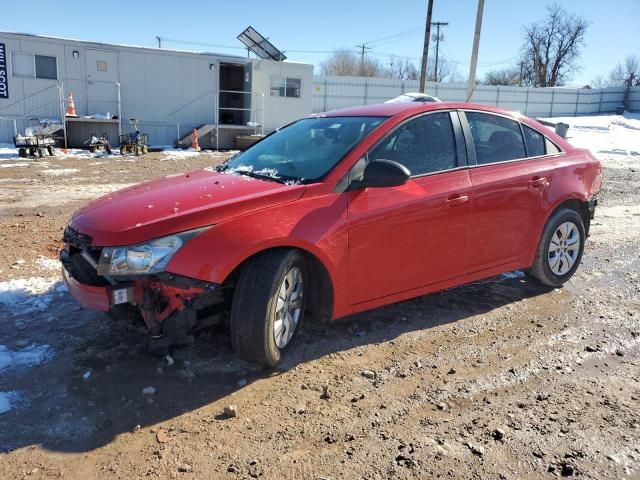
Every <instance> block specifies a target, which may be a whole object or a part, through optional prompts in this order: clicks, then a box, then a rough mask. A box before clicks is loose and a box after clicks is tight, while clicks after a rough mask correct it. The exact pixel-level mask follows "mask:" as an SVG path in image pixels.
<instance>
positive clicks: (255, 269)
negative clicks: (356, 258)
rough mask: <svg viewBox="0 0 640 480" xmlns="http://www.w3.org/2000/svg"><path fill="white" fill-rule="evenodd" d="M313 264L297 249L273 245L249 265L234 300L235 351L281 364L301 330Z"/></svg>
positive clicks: (269, 364)
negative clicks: (307, 262) (310, 270)
mask: <svg viewBox="0 0 640 480" xmlns="http://www.w3.org/2000/svg"><path fill="white" fill-rule="evenodd" d="M307 278H308V277H307V266H306V262H305V259H304V257H303V256H302V254H301V253H300V252H299V251H297V250H272V251H268V252H265V253H263V254H260V255H258V256H256V257H254V258H251V259H250V260H249V261H248V262H247V264H246V265H245V266H244V267H243V269H242V271H241V273H240V277H239V279H238V283H237V285H236V289H235V292H234V295H233V301H232V304H231V319H230V333H231V344H232V346H233V350H234V352H235V353H236V354H237V355H238V356H240V357H242V358H243V359H245V360H247V361H250V362H254V363H258V364H260V365H262V366H265V367H275V366H276V365H278V363H280V362H281V361H282V356H283V354H284V352H285V351H286V350H287V349H288V348H289V347H290V346H291V344H292V343H293V340H294V338H295V336H296V335H297V333H298V331H299V330H300V324H301V323H302V319H303V316H304V309H305V299H306V297H305V287H306V285H305V282H306V281H307Z"/></svg>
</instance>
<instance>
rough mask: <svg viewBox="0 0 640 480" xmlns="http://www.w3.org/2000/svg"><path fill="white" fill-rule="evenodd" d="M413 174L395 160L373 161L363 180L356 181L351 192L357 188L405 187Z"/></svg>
mask: <svg viewBox="0 0 640 480" xmlns="http://www.w3.org/2000/svg"><path fill="white" fill-rule="evenodd" d="M409 177H411V172H410V171H409V170H408V169H407V167H405V166H404V165H400V164H399V163H398V162H394V161H393V160H382V159H380V160H372V161H370V162H369V163H368V164H367V166H366V167H365V169H364V172H363V174H362V180H360V181H354V182H353V183H352V187H351V188H350V190H354V189H356V188H380V187H396V186H398V185H404V184H405V183H407V180H409Z"/></svg>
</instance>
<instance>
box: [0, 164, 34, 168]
mask: <svg viewBox="0 0 640 480" xmlns="http://www.w3.org/2000/svg"><path fill="white" fill-rule="evenodd" d="M28 166H29V164H28V163H0V168H12V167H28Z"/></svg>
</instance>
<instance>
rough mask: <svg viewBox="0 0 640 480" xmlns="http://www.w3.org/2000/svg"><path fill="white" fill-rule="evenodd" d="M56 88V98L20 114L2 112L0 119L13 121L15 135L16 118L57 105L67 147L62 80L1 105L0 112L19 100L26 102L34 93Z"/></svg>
mask: <svg viewBox="0 0 640 480" xmlns="http://www.w3.org/2000/svg"><path fill="white" fill-rule="evenodd" d="M53 88H55V89H57V90H58V99H57V100H53V101H51V102H48V103H46V104H44V105H40V106H38V107H36V108H34V109H31V110H30V111H28V112H26V113H22V114H15V113H14V114H4V115H0V120H9V121H12V122H13V134H14V135H17V134H18V120H22V119H24V118H26V117H29V116H31V115H33V114H34V113H36V112H38V111H40V110H42V109H44V108H47V107H49V106H51V105H57V106H58V107H59V109H60V123H61V124H62V131H63V136H64V147H65V148H67V124H66V122H65V110H64V96H63V93H62V92H63V83H62V82H58V83H56V84H55V85H50V86H48V87H46V88H43V89H42V90H39V91H37V92H34V93H32V94H31V95H27V96H26V97H23V98H21V99H20V100H17V101H15V102H13V103H11V104H9V105H5V106H4V107H2V108H1V109H0V112H2V111H5V110H7V109H9V108H10V107H14V106H16V105H18V104H20V103H21V102H26V101H27V100H30V99H32V98H35V97H36V95H39V94H41V93H43V92H46V91H47V90H51V89H53Z"/></svg>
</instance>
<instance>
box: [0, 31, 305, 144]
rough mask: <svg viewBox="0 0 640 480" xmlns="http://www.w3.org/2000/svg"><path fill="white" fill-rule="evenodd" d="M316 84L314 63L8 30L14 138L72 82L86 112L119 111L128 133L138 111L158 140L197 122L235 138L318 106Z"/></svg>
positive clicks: (5, 135)
mask: <svg viewBox="0 0 640 480" xmlns="http://www.w3.org/2000/svg"><path fill="white" fill-rule="evenodd" d="M312 88H313V66H312V65H307V64H300V63H292V62H277V61H273V60H261V59H255V58H245V57H241V56H230V55H224V54H217V53H208V52H204V53H199V52H187V51H178V50H168V49H159V48H147V47H134V46H127V45H115V44H107V43H96V42H85V41H78V40H69V39H63V38H54V37H45V36H36V35H29V34H22V33H8V32H0V142H5V143H9V142H11V141H12V137H13V135H14V133H15V130H18V131H22V130H24V128H25V127H26V126H27V125H28V124H29V122H30V120H31V119H33V118H40V119H43V118H50V119H60V112H61V110H63V109H64V110H66V108H67V104H66V101H67V94H68V92H72V93H73V98H74V103H75V108H76V111H77V114H78V116H79V117H83V116H94V115H95V116H98V117H101V116H103V115H106V114H107V113H108V114H110V115H111V116H117V117H119V122H116V123H117V124H118V125H117V128H119V129H120V130H121V132H122V133H125V132H127V131H129V130H130V129H131V126H130V125H129V119H131V118H136V119H138V120H139V122H140V130H142V131H144V132H147V133H149V136H150V143H151V144H152V145H170V144H175V143H176V142H177V141H179V140H180V139H183V141H184V143H185V144H188V145H190V140H189V139H188V138H187V136H188V135H190V134H191V132H192V130H193V129H194V128H195V129H197V130H198V132H199V141H200V144H201V146H203V144H204V146H207V147H212V148H215V147H216V146H219V148H233V147H234V140H235V137H236V136H237V135H243V134H251V133H254V132H258V133H259V132H264V133H268V132H270V131H273V130H274V129H276V128H278V127H280V126H282V125H284V124H287V123H289V122H291V121H293V120H295V119H298V118H300V117H303V116H306V115H309V114H310V113H311V102H312V100H311V99H312ZM87 122H90V120H87ZM89 128H91V127H90V126H89ZM97 133H101V132H97ZM113 143H115V142H113Z"/></svg>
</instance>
